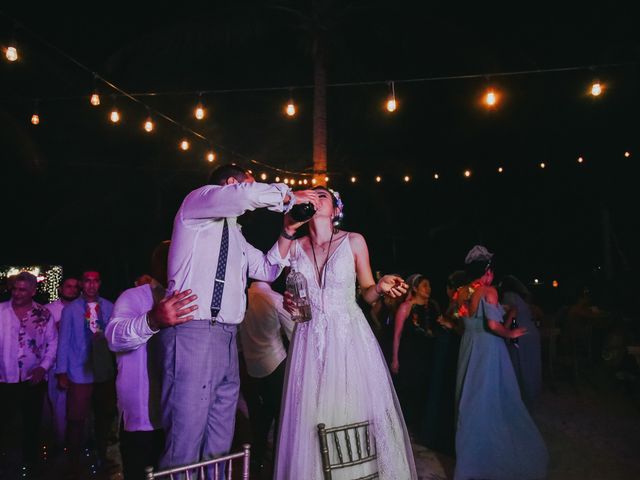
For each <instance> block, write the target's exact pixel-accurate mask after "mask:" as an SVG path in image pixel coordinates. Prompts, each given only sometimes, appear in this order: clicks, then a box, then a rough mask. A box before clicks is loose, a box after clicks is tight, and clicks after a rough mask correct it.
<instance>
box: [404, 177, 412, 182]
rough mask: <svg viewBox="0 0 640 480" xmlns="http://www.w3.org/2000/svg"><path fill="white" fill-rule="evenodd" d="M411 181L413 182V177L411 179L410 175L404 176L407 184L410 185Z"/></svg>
mask: <svg viewBox="0 0 640 480" xmlns="http://www.w3.org/2000/svg"><path fill="white" fill-rule="evenodd" d="M410 180H411V177H409V175H405V176H404V181H405V183H408V182H409V181H410Z"/></svg>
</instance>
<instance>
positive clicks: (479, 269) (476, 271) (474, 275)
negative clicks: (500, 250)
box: [464, 258, 493, 282]
mask: <svg viewBox="0 0 640 480" xmlns="http://www.w3.org/2000/svg"><path fill="white" fill-rule="evenodd" d="M487 270H493V259H492V258H489V259H486V260H474V261H473V262H471V263H467V264H466V265H465V266H464V271H465V273H466V274H467V282H472V281H473V280H477V279H478V278H480V277H482V276H483V275H484V274H485V273H486V272H487Z"/></svg>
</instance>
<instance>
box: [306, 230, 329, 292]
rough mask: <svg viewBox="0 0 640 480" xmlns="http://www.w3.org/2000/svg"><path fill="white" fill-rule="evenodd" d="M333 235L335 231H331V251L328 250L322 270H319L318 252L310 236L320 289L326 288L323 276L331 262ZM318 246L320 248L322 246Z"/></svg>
mask: <svg viewBox="0 0 640 480" xmlns="http://www.w3.org/2000/svg"><path fill="white" fill-rule="evenodd" d="M333 234H334V229H331V237H330V238H329V249H328V250H327V256H326V258H325V259H324V263H323V264H322V268H318V260H317V259H316V250H315V248H313V240H311V236H309V243H310V244H311V252H312V253H313V265H314V266H315V267H316V273H317V274H318V285H320V289H323V288H324V281H323V280H324V275H323V274H324V273H325V270H326V268H327V262H328V261H329V254H330V253H331V242H333ZM318 246H319V247H320V245H318ZM320 248H322V247H320Z"/></svg>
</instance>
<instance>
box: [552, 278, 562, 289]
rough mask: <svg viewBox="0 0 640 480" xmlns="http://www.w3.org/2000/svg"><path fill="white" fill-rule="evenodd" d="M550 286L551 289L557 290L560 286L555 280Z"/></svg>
mask: <svg viewBox="0 0 640 480" xmlns="http://www.w3.org/2000/svg"><path fill="white" fill-rule="evenodd" d="M551 286H552V287H553V288H558V286H560V284H559V283H558V281H557V280H554V281H553V282H551Z"/></svg>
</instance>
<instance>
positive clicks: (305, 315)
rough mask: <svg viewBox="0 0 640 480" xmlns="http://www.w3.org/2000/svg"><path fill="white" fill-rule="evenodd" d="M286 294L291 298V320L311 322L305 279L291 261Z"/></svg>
mask: <svg viewBox="0 0 640 480" xmlns="http://www.w3.org/2000/svg"><path fill="white" fill-rule="evenodd" d="M287 292H289V293H290V294H291V296H292V297H293V303H294V304H295V309H294V311H293V313H292V314H291V320H292V321H294V322H296V323H304V322H308V321H309V320H311V304H310V303H309V289H308V288H307V279H306V278H305V276H304V275H303V274H302V272H299V271H298V266H297V264H296V262H295V261H294V260H291V271H290V272H289V275H288V276H287Z"/></svg>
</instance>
